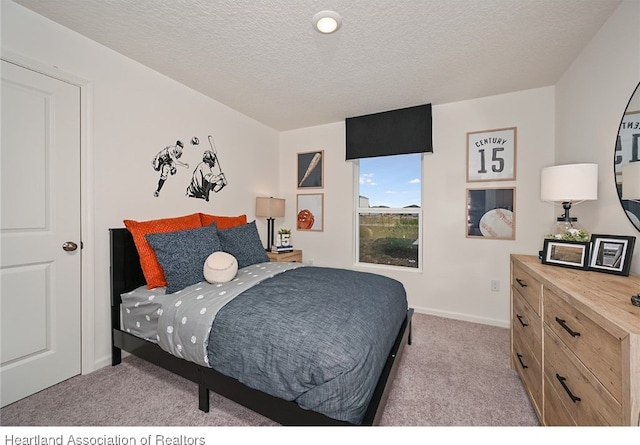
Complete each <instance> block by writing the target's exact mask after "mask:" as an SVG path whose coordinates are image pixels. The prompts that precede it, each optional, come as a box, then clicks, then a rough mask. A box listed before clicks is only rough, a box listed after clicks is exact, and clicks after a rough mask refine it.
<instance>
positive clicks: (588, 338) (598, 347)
mask: <svg viewBox="0 0 640 445" xmlns="http://www.w3.org/2000/svg"><path fill="white" fill-rule="evenodd" d="M544 322H545V324H547V325H548V326H549V328H551V330H552V331H553V332H554V333H555V334H556V335H557V336H558V337H559V338H560V339H562V342H564V344H565V345H566V346H567V347H568V349H569V350H571V351H572V352H573V353H574V354H575V355H576V357H577V358H578V359H579V360H580V361H581V362H582V363H583V364H584V366H585V367H586V368H587V369H588V370H589V371H590V372H592V373H593V374H594V376H595V377H596V378H597V379H598V381H599V382H600V383H601V384H602V385H604V387H605V388H606V389H607V390H608V391H609V392H610V393H611V394H612V395H613V396H614V397H615V398H616V399H617V400H618V401H622V342H621V341H620V340H619V339H617V338H616V337H614V336H613V335H611V334H610V333H609V332H607V331H606V330H604V329H603V328H602V327H600V326H599V325H597V324H596V323H594V322H593V321H592V320H591V319H590V318H589V317H587V316H586V315H584V314H583V313H582V312H580V311H579V310H578V309H577V308H576V307H575V306H570V305H569V304H567V303H566V302H565V301H564V300H563V299H562V298H560V297H559V296H558V295H556V294H555V293H554V292H552V291H550V290H549V289H548V288H547V289H545V294H544Z"/></svg>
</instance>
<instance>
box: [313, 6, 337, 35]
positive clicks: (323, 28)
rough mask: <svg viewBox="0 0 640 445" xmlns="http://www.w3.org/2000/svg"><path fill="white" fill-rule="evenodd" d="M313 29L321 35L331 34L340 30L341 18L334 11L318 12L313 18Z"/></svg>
mask: <svg viewBox="0 0 640 445" xmlns="http://www.w3.org/2000/svg"><path fill="white" fill-rule="evenodd" d="M312 23H313V28H314V29H315V30H316V31H318V32H321V33H322V34H331V33H332V32H336V31H337V30H338V29H340V25H342V17H340V14H338V13H337V12H335V11H320V12H319V13H317V14H316V15H314V16H313V20H312Z"/></svg>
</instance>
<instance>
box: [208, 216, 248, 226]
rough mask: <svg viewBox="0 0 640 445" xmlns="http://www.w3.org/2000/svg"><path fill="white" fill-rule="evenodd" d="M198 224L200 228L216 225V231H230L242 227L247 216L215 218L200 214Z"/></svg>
mask: <svg viewBox="0 0 640 445" xmlns="http://www.w3.org/2000/svg"><path fill="white" fill-rule="evenodd" d="M200 222H201V223H202V227H206V226H209V225H211V224H213V223H216V226H217V227H218V229H230V228H232V227H237V226H242V225H244V224H246V223H247V215H239V216H217V215H207V214H206V213H201V214H200Z"/></svg>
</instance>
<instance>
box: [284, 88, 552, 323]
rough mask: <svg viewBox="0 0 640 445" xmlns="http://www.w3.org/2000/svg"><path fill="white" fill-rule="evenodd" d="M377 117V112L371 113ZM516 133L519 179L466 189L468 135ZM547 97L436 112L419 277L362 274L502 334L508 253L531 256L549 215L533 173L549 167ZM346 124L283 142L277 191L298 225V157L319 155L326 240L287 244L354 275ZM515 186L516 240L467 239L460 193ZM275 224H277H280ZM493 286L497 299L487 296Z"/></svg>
mask: <svg viewBox="0 0 640 445" xmlns="http://www.w3.org/2000/svg"><path fill="white" fill-rule="evenodd" d="M374 111H384V110H372V112H374ZM512 126H515V127H517V129H518V130H517V131H518V141H517V144H518V145H517V164H518V168H517V177H516V179H517V180H516V181H509V182H505V181H500V182H486V183H480V184H479V183H473V184H470V183H467V182H466V133H467V132H469V131H478V130H490V129H495V128H504V127H512ZM553 134H554V93H553V87H548V88H541V89H535V90H529V91H523V92H519V93H513V94H506V95H502V96H495V97H487V98H484V99H479V100H472V101H465V102H458V103H451V104H446V105H437V106H434V107H433V144H434V153H433V154H432V155H426V156H425V158H424V171H423V188H422V190H423V201H424V202H423V209H424V210H423V218H424V220H423V221H424V222H423V227H424V231H423V234H422V236H423V243H424V260H423V262H424V266H423V271H422V272H421V273H420V272H416V271H413V270H411V271H390V270H388V269H383V268H375V267H366V268H365V267H362V268H361V269H362V270H368V271H374V272H379V273H382V274H385V275H388V276H392V277H394V278H397V279H399V280H401V281H402V282H403V283H404V285H405V287H406V288H407V292H408V294H409V302H410V305H411V306H413V307H414V308H415V309H416V310H418V311H420V312H425V313H432V314H437V315H442V316H446V317H451V318H458V319H465V320H471V321H477V322H481V323H487V324H494V325H499V326H508V323H509V254H510V253H512V252H515V253H527V254H537V252H538V250H540V249H541V248H542V239H543V236H544V234H545V233H546V232H548V230H549V228H550V226H551V223H552V216H553V211H554V209H553V208H552V207H551V206H550V205H548V204H545V203H542V202H540V200H539V172H540V169H541V168H542V166H543V165H548V164H550V163H552V161H553V148H554V141H553ZM344 147H345V134H344V123H343V122H339V123H335V124H330V125H323V126H318V127H311V128H304V129H299V130H294V131H288V132H284V133H282V134H281V141H280V163H281V166H282V169H281V176H280V190H283V191H284V192H283V193H282V194H281V197H284V198H286V199H287V219H286V222H279V225H283V224H288V225H289V227H292V228H293V227H295V225H294V223H293V222H294V221H295V212H296V208H295V203H296V199H295V197H296V194H297V193H299V192H300V191H299V190H297V188H296V171H297V170H296V160H297V157H296V153H300V152H306V151H316V150H324V152H325V164H324V171H325V187H324V189H323V190H312V191H311V190H309V191H304V192H303V193H318V192H322V193H324V195H325V196H324V202H325V218H324V222H325V227H324V232H305V231H297V230H294V231H293V234H292V242H293V244H294V245H295V246H296V247H300V248H302V249H303V250H304V257H305V259H307V260H313V262H314V264H316V265H329V266H340V267H347V268H353V267H354V263H353V259H354V255H353V251H354V243H353V238H354V226H353V221H354V216H353V202H354V193H356V192H354V177H353V175H354V173H353V165H352V163H351V162H347V161H345V148H344ZM503 186H504V187H510V186H515V187H516V239H515V240H513V241H506V240H487V239H470V238H466V237H465V227H466V226H465V203H466V189H467V187H472V188H485V187H503ZM277 223H278V222H277ZM494 279H497V280H500V283H501V289H500V292H492V291H491V290H490V282H491V280H494Z"/></svg>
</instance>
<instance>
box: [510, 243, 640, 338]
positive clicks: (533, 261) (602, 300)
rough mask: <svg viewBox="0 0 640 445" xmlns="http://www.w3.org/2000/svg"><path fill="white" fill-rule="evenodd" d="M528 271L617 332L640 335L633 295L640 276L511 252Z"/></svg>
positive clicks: (639, 316)
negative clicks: (558, 263) (564, 264)
mask: <svg viewBox="0 0 640 445" xmlns="http://www.w3.org/2000/svg"><path fill="white" fill-rule="evenodd" d="M511 261H512V262H514V263H520V264H521V265H522V266H524V267H525V269H526V270H527V272H528V273H530V274H531V275H532V276H533V277H534V278H536V279H537V280H539V281H541V282H542V283H543V284H544V285H545V286H546V287H547V288H549V289H550V290H552V291H554V292H555V293H557V294H558V295H559V296H560V297H562V298H564V299H566V300H568V301H571V302H572V303H575V304H576V305H577V306H578V307H579V308H580V309H581V310H582V311H583V312H584V313H585V314H587V315H588V316H589V317H592V318H593V319H594V320H597V321H598V322H599V323H600V324H601V325H602V326H603V327H605V328H607V329H608V330H609V331H610V332H612V333H614V334H618V335H621V334H622V333H621V332H620V329H622V330H623V331H626V332H628V333H631V334H635V335H640V307H638V306H634V305H632V304H631V296H632V295H636V294H638V293H640V277H639V276H637V275H630V276H628V277H623V276H620V275H613V274H607V273H601V272H593V271H586V270H578V269H569V268H565V267H559V266H552V265H548V264H542V263H541V262H540V260H539V259H538V257H537V256H533V255H511Z"/></svg>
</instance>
